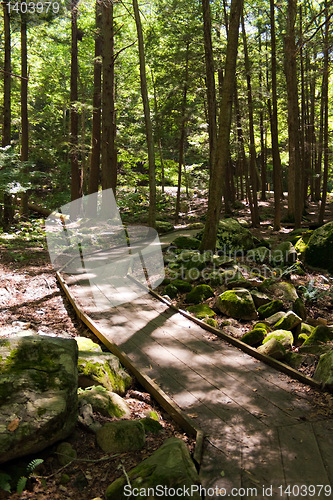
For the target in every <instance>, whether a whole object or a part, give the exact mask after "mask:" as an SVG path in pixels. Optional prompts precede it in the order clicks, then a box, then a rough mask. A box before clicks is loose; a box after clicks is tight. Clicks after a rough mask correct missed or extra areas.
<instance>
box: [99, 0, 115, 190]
mask: <svg viewBox="0 0 333 500" xmlns="http://www.w3.org/2000/svg"><path fill="white" fill-rule="evenodd" d="M102 36H103V50H102V54H103V57H102V61H103V62H102V65H103V84H102V187H103V189H110V188H112V189H113V192H114V194H115V193H116V186H117V147H116V132H117V128H116V108H115V80H114V78H115V74H114V63H115V56H114V16H113V0H105V1H103V2H102Z"/></svg>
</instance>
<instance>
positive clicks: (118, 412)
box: [78, 385, 131, 418]
mask: <svg viewBox="0 0 333 500" xmlns="http://www.w3.org/2000/svg"><path fill="white" fill-rule="evenodd" d="M78 396H79V405H80V406H81V405H84V404H91V406H92V408H93V410H94V411H96V412H98V413H101V415H104V416H105V417H116V418H127V417H129V416H130V414H131V410H130V409H129V406H128V404H127V403H126V401H125V400H124V399H123V398H122V397H121V396H119V394H116V393H115V392H111V391H108V390H107V389H105V387H103V386H101V385H94V386H92V387H88V388H87V389H84V390H82V389H79V391H78Z"/></svg>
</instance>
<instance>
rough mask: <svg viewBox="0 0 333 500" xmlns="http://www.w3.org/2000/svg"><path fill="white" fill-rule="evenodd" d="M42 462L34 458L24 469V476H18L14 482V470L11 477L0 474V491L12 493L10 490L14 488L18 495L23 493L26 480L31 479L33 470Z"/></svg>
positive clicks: (15, 472) (15, 473)
mask: <svg viewBox="0 0 333 500" xmlns="http://www.w3.org/2000/svg"><path fill="white" fill-rule="evenodd" d="M43 462H44V460H43V459H42V458H35V459H34V460H32V461H31V462H29V463H28V465H27V466H26V468H25V473H24V476H20V477H19V479H18V480H17V482H16V476H17V471H16V470H14V471H13V473H12V475H10V474H7V473H2V472H1V473H0V489H2V490H4V491H7V492H8V493H11V492H12V488H13V487H15V488H16V491H17V493H18V494H19V495H21V493H22V492H23V491H24V489H25V487H26V484H27V481H28V479H30V478H31V477H33V472H34V470H35V469H36V468H37V467H38V466H39V465H41V464H42V463H43Z"/></svg>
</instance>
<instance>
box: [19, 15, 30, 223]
mask: <svg viewBox="0 0 333 500" xmlns="http://www.w3.org/2000/svg"><path fill="white" fill-rule="evenodd" d="M28 157H29V123H28V54H27V23H26V20H25V19H24V16H23V15H22V17H21V160H22V161H28ZM25 171H26V169H25ZM20 214H21V215H23V216H27V215H28V193H27V191H25V192H22V194H21V207H20Z"/></svg>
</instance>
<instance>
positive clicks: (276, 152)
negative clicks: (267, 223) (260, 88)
mask: <svg viewBox="0 0 333 500" xmlns="http://www.w3.org/2000/svg"><path fill="white" fill-rule="evenodd" d="M270 24H271V71H272V112H271V116H270V122H271V135H272V157H273V183H274V226H273V227H274V231H279V230H280V228H281V203H280V200H281V194H282V192H281V171H282V169H281V158H280V148H279V131H278V113H277V84H276V38H275V11H274V0H270Z"/></svg>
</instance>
